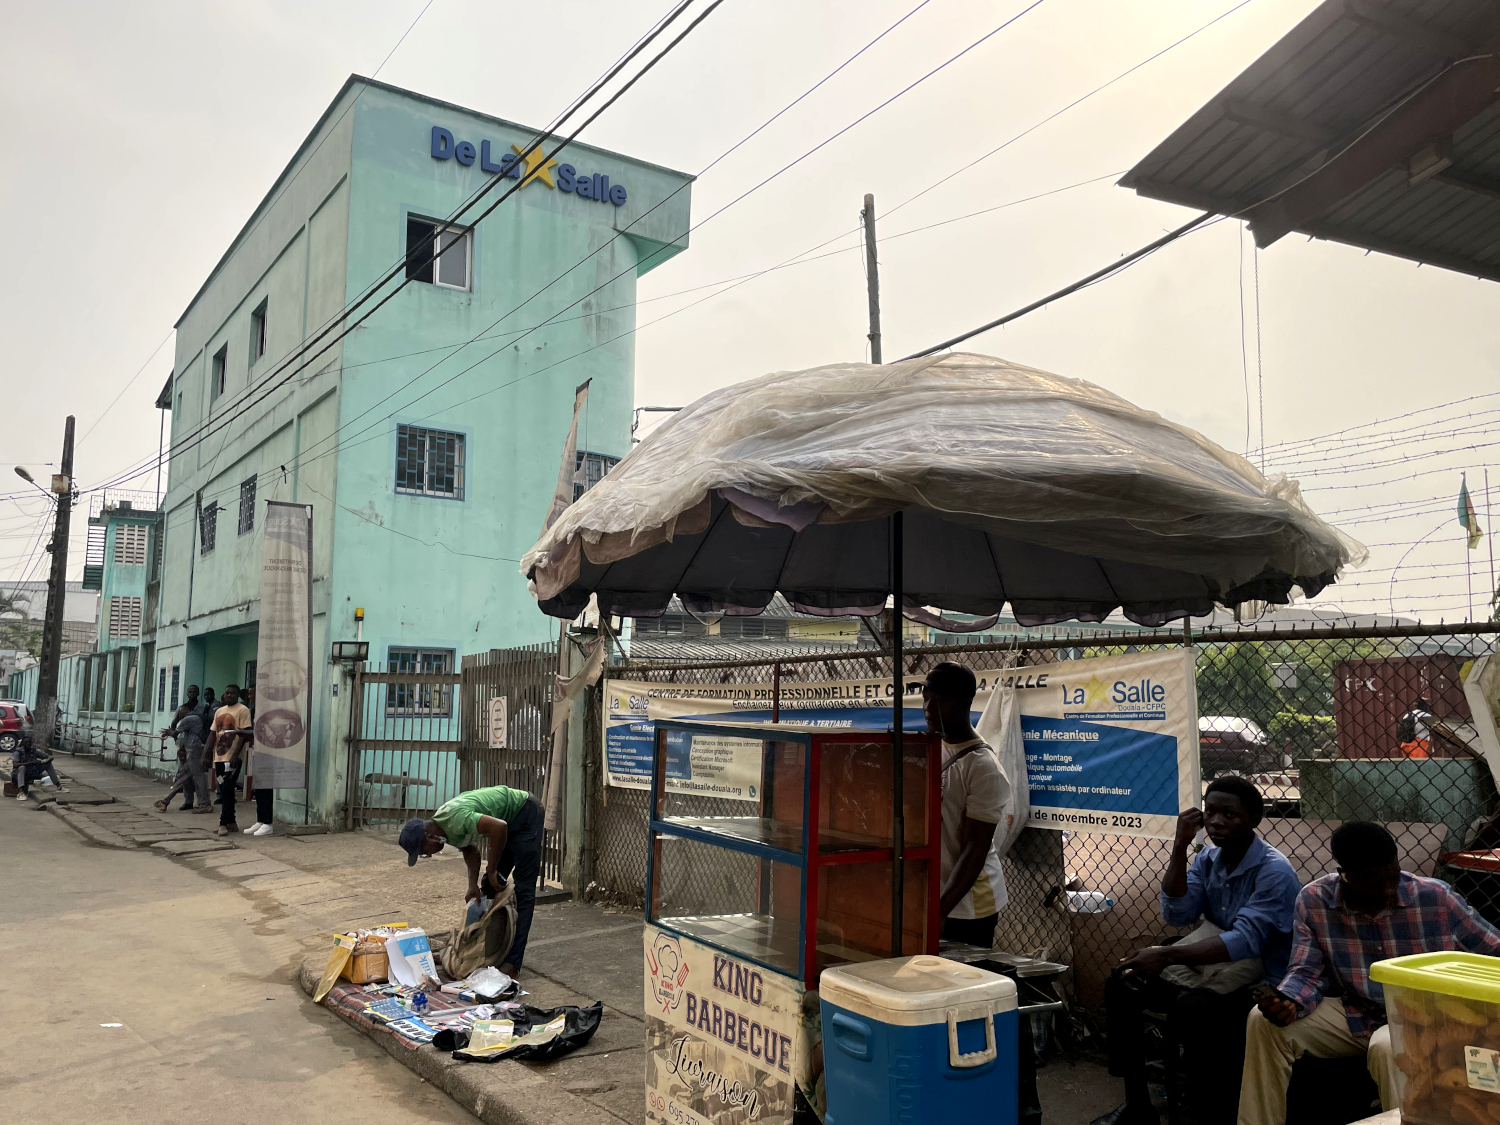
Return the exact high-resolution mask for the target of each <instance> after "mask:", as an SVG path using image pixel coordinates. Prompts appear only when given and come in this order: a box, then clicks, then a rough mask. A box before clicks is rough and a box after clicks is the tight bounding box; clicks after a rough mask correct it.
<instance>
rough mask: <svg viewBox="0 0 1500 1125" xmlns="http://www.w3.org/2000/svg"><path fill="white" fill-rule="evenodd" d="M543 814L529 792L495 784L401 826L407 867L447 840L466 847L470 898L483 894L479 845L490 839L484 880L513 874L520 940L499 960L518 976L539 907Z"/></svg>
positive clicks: (504, 968) (487, 883)
mask: <svg viewBox="0 0 1500 1125" xmlns="http://www.w3.org/2000/svg"><path fill="white" fill-rule="evenodd" d="M544 819H545V814H544V813H543V811H542V806H541V805H540V804H538V803H537V801H536V799H535V798H533V797H532V796H531V795H530V794H529V793H526V792H525V791H524V790H521V789H511V788H509V787H508V786H504V785H495V786H492V787H490V788H488V789H473V790H470V791H469V792H468V793H460V794H459V795H458V796H457V797H454V798H453V800H451V801H448V802H447V803H446V804H444V805H443V806H442V807H441V808H439V809H438V810H437V812H435V813H433V814H432V819H431V820H423V819H421V818H420V817H413V818H412V819H411V820H408V821H407V822H406V825H405V827H403V828H402V829H401V846H402V847H403V848H405V849H406V857H407V866H408V867H412V866H415V865H416V862H417V858H418V857H419V856H430V855H436V854H437V853H438V852H440V851H442V850H443V845H444V844H452V845H453V846H454V847H455V848H457V849H458V850H459V851H461V852H463V855H464V862H465V863H466V864H468V866H469V889H468V891H467V892H466V893H465V894H464V901H465V902H475V901H477V900H478V899H479V898H480V897H481V894H482V892H481V890H480V877H479V866H480V865H479V848H478V846H477V845H478V841H479V840H480V838H481V837H483V838H484V839H486V840H487V841H488V842H489V843H488V847H487V850H486V854H487V855H488V862H487V863H486V864H485V871H484V880H483V882H484V885H485V886H490V885H492V884H493V885H498V884H499V878H498V876H499V875H501V874H505V873H508V874H509V875H510V878H511V880H512V882H513V883H514V888H515V891H514V893H515V903H516V939H515V942H514V943H513V944H512V945H511V947H510V952H509V953H508V954H507V955H506V957H505V960H504V961H502V962H501V964H500V971H501V972H502V973H505V974H506V975H507V976H512V977H513V976H515V975H516V973H517V972H518V971H519V970H520V968H521V962H522V959H523V958H524V957H525V956H526V939H527V937H529V936H530V934H531V916H532V913H533V912H534V911H535V909H536V879H537V875H538V874H539V873H540V871H541V868H542V829H543V827H544V825H543V821H544Z"/></svg>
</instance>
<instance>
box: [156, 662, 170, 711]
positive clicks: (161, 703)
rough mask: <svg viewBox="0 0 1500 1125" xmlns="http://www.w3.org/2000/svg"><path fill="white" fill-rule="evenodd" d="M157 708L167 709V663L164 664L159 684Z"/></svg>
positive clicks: (159, 709) (160, 709)
mask: <svg viewBox="0 0 1500 1125" xmlns="http://www.w3.org/2000/svg"><path fill="white" fill-rule="evenodd" d="M156 709H157V710H158V711H165V710H166V709H167V669H166V666H165V665H163V666H162V670H161V676H160V677H159V686H158V687H157V689H156Z"/></svg>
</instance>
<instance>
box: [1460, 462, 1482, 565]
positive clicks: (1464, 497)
mask: <svg viewBox="0 0 1500 1125" xmlns="http://www.w3.org/2000/svg"><path fill="white" fill-rule="evenodd" d="M1458 523H1459V526H1460V527H1462V528H1463V529H1464V530H1465V531H1467V532H1468V533H1469V550H1471V551H1472V550H1473V549H1474V548H1475V547H1477V546H1479V541H1480V540H1481V539H1482V538H1484V530H1483V529H1482V528H1481V527H1480V526H1479V513H1478V512H1476V511H1475V510H1474V501H1473V500H1472V499H1470V498H1469V481H1468V478H1463V479H1462V481H1461V482H1460V483H1459V486H1458Z"/></svg>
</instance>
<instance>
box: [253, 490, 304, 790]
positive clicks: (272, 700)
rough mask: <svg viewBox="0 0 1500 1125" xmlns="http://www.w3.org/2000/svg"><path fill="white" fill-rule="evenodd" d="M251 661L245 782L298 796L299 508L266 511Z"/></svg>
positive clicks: (274, 504) (275, 505) (271, 506)
mask: <svg viewBox="0 0 1500 1125" xmlns="http://www.w3.org/2000/svg"><path fill="white" fill-rule="evenodd" d="M255 661H256V663H255V749H254V752H253V754H252V756H251V760H250V766H251V769H250V776H251V780H252V782H253V783H254V785H255V787H256V788H257V789H303V788H305V787H306V786H307V720H308V698H309V688H310V684H311V679H310V677H311V674H312V508H310V507H309V506H308V505H306V504H287V503H282V502H278V501H275V500H272V501H270V502H269V503H267V505H266V529H265V542H264V546H263V547H262V549H261V565H260V634H259V637H258V639H257V644H256V653H255Z"/></svg>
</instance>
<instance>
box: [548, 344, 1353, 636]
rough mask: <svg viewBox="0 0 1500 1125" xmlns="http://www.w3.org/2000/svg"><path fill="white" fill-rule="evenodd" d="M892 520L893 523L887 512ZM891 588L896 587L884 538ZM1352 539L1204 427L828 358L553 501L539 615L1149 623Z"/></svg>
mask: <svg viewBox="0 0 1500 1125" xmlns="http://www.w3.org/2000/svg"><path fill="white" fill-rule="evenodd" d="M898 514H900V515H904V518H905V528H904V534H903V533H901V531H900V530H899V528H896V529H895V530H894V531H893V526H892V525H891V523H890V522H889V520H888V518H887V517H894V516H897V515H898ZM893 534H894V535H895V541H896V542H900V543H901V544H902V546H901V548H900V550H899V556H900V559H901V560H902V562H903V564H904V575H901V576H898V580H897V581H894V582H893V575H892V557H891V556H892V551H891V542H892V536H893ZM1366 555H1367V552H1366V551H1365V549H1364V548H1363V547H1362V546H1360V545H1359V544H1358V543H1356V542H1355V541H1354V540H1352V539H1350V538H1349V537H1348V536H1346V535H1344V534H1343V533H1342V532H1340V531H1338V530H1337V529H1335V528H1334V527H1332V526H1331V525H1330V524H1328V523H1325V522H1324V521H1323V520H1322V519H1320V518H1319V517H1318V516H1317V515H1315V514H1314V513H1313V512H1312V510H1311V509H1310V508H1309V507H1308V506H1307V504H1306V503H1304V502H1303V500H1302V497H1301V493H1300V490H1299V489H1298V486H1297V484H1296V482H1295V481H1291V480H1288V479H1286V478H1285V477H1275V478H1270V479H1267V478H1266V477H1263V476H1262V475H1261V474H1260V473H1259V472H1258V471H1257V470H1256V469H1255V468H1254V467H1253V466H1252V465H1250V463H1249V462H1248V461H1246V460H1245V459H1244V458H1242V457H1240V456H1238V455H1237V454H1233V453H1230V452H1228V451H1226V450H1224V449H1222V448H1220V447H1219V446H1218V445H1215V444H1214V443H1213V442H1211V441H1209V440H1208V439H1207V438H1205V437H1203V436H1202V435H1201V434H1198V433H1196V432H1194V431H1193V430H1190V429H1188V428H1187V427H1185V426H1181V425H1178V424H1176V423H1173V422H1169V421H1167V420H1166V419H1164V418H1162V417H1161V416H1160V415H1157V414H1155V413H1152V412H1150V411H1147V410H1142V409H1140V408H1139V407H1136V406H1134V405H1132V404H1131V403H1129V402H1127V401H1126V400H1124V399H1122V398H1120V397H1119V396H1118V395H1115V394H1112V393H1111V392H1109V391H1106V390H1104V389H1103V388H1102V387H1098V386H1096V385H1094V384H1092V383H1088V382H1084V381H1083V380H1079V379H1070V378H1065V377H1062V376H1058V375H1051V374H1048V373H1046V372H1044V371H1038V370H1035V369H1033V368H1028V367H1022V366H1019V365H1017V364H1013V363H1008V362H1006V361H1004V360H1001V359H995V358H992V357H989V356H981V355H971V354H952V355H945V356H940V357H936V358H924V359H918V360H908V361H905V362H902V363H893V364H887V365H884V366H873V365H870V364H857V363H851V364H834V365H830V366H827V367H819V368H814V369H811V370H808V371H798V372H777V373H774V374H770V375H764V376H761V377H760V378H757V379H751V380H748V381H746V382H743V383H738V384H736V385H734V386H731V387H726V388H724V389H723V390H719V391H714V392H712V393H710V394H708V395H705V396H704V397H703V398H701V399H699V400H698V401H697V402H695V403H693V404H692V405H691V406H688V407H686V408H685V409H683V410H681V411H679V412H678V413H676V414H674V415H673V416H672V417H671V418H669V419H668V420H667V421H666V422H665V423H663V424H662V425H661V426H660V427H658V428H657V429H656V430H655V431H654V432H653V433H652V434H651V435H650V436H649V437H647V438H646V439H645V440H644V441H643V442H642V443H641V444H640V445H639V446H637V447H636V448H635V449H634V450H633V451H632V452H631V453H630V455H629V456H628V457H626V458H625V459H624V460H623V461H621V462H620V464H619V465H617V466H616V467H615V468H614V469H613V470H612V471H611V472H610V473H609V474H608V475H607V476H606V477H605V478H604V479H603V480H602V481H600V482H599V484H597V485H596V486H595V487H594V488H592V489H591V490H590V491H589V492H587V493H586V494H585V495H584V496H583V497H581V498H580V499H579V500H578V501H577V502H575V503H573V504H572V505H570V506H569V507H567V508H566V510H564V511H563V512H562V514H561V515H560V516H559V517H558V518H557V520H556V521H555V522H554V523H553V524H552V525H551V526H550V527H549V528H548V529H547V530H546V532H545V533H544V534H543V535H542V537H541V539H540V540H539V541H538V542H537V543H536V544H535V545H534V546H533V547H532V548H531V549H530V550H529V551H527V552H526V554H525V556H524V557H523V559H522V561H521V570H522V572H523V573H524V574H525V575H526V576H527V578H528V579H529V580H530V581H531V583H532V590H533V593H534V595H535V597H536V599H537V601H538V604H539V605H540V607H541V608H542V609H543V610H544V611H545V612H547V613H549V614H551V615H553V616H556V617H564V618H571V617H576V616H577V615H578V614H579V613H581V612H582V611H583V610H584V609H585V608H586V607H587V605H588V602H589V598H590V595H595V594H596V595H597V596H598V608H599V609H600V611H601V612H603V613H606V614H611V615H623V616H652V615H655V614H658V613H660V612H662V611H663V610H664V609H665V608H666V606H667V603H668V601H669V600H670V598H671V597H672V595H673V594H676V595H677V596H679V597H680V598H681V599H682V601H683V604H684V605H685V606H686V607H687V609H688V610H690V611H691V612H694V613H720V612H723V613H729V614H754V613H759V612H760V611H761V610H763V609H764V608H765V606H766V605H767V604H768V603H769V602H770V600H771V597H772V595H773V594H774V593H776V592H777V591H780V592H781V593H782V594H783V595H785V596H786V598H787V599H788V600H789V601H790V602H791V603H792V604H793V605H794V606H795V607H796V608H797V609H798V610H801V611H804V612H811V613H823V614H848V613H855V614H866V615H870V614H875V613H878V612H879V611H880V610H882V609H883V608H884V607H885V605H886V599H887V596H888V595H890V594H892V593H893V592H895V593H897V596H898V600H899V601H900V604H901V605H902V606H903V607H904V608H905V609H906V610H907V613H908V616H912V617H914V618H916V619H918V620H921V619H922V617H921V614H922V609H921V607H927V606H936V607H939V608H941V609H946V610H951V611H956V612H960V613H971V614H980V615H987V614H995V613H998V612H1000V611H1001V609H1002V608H1003V607H1004V606H1006V605H1007V604H1009V606H1010V608H1011V611H1012V612H1013V613H1014V615H1015V617H1016V619H1017V620H1018V621H1019V622H1020V623H1022V624H1024V625H1044V624H1050V623H1053V622H1057V621H1063V620H1068V619H1078V620H1085V621H1099V620H1102V619H1104V618H1105V617H1106V616H1108V615H1109V614H1110V613H1111V612H1113V611H1115V610H1116V609H1119V610H1122V611H1123V612H1124V614H1125V616H1127V617H1128V618H1130V619H1131V620H1132V621H1135V622H1137V623H1139V624H1143V625H1148V626H1154V625H1161V624H1164V623H1165V622H1167V621H1171V620H1175V619H1179V618H1182V617H1184V616H1186V615H1187V614H1195V615H1203V614H1207V613H1209V612H1210V611H1211V610H1212V609H1213V608H1214V606H1215V605H1216V604H1222V605H1233V604H1237V603H1241V602H1247V601H1252V600H1263V601H1268V602H1276V603H1284V602H1286V601H1288V600H1289V598H1290V597H1291V596H1292V593H1293V590H1294V589H1297V588H1300V589H1301V591H1302V592H1303V593H1304V594H1306V595H1308V596H1312V595H1315V594H1317V593H1318V592H1319V591H1321V590H1322V589H1323V588H1324V587H1325V586H1327V585H1328V584H1329V583H1331V582H1333V581H1334V580H1335V579H1336V578H1337V576H1338V574H1339V572H1340V570H1341V569H1342V568H1343V567H1345V566H1349V565H1359V564H1360V563H1362V562H1363V561H1364V559H1365V557H1366Z"/></svg>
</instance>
